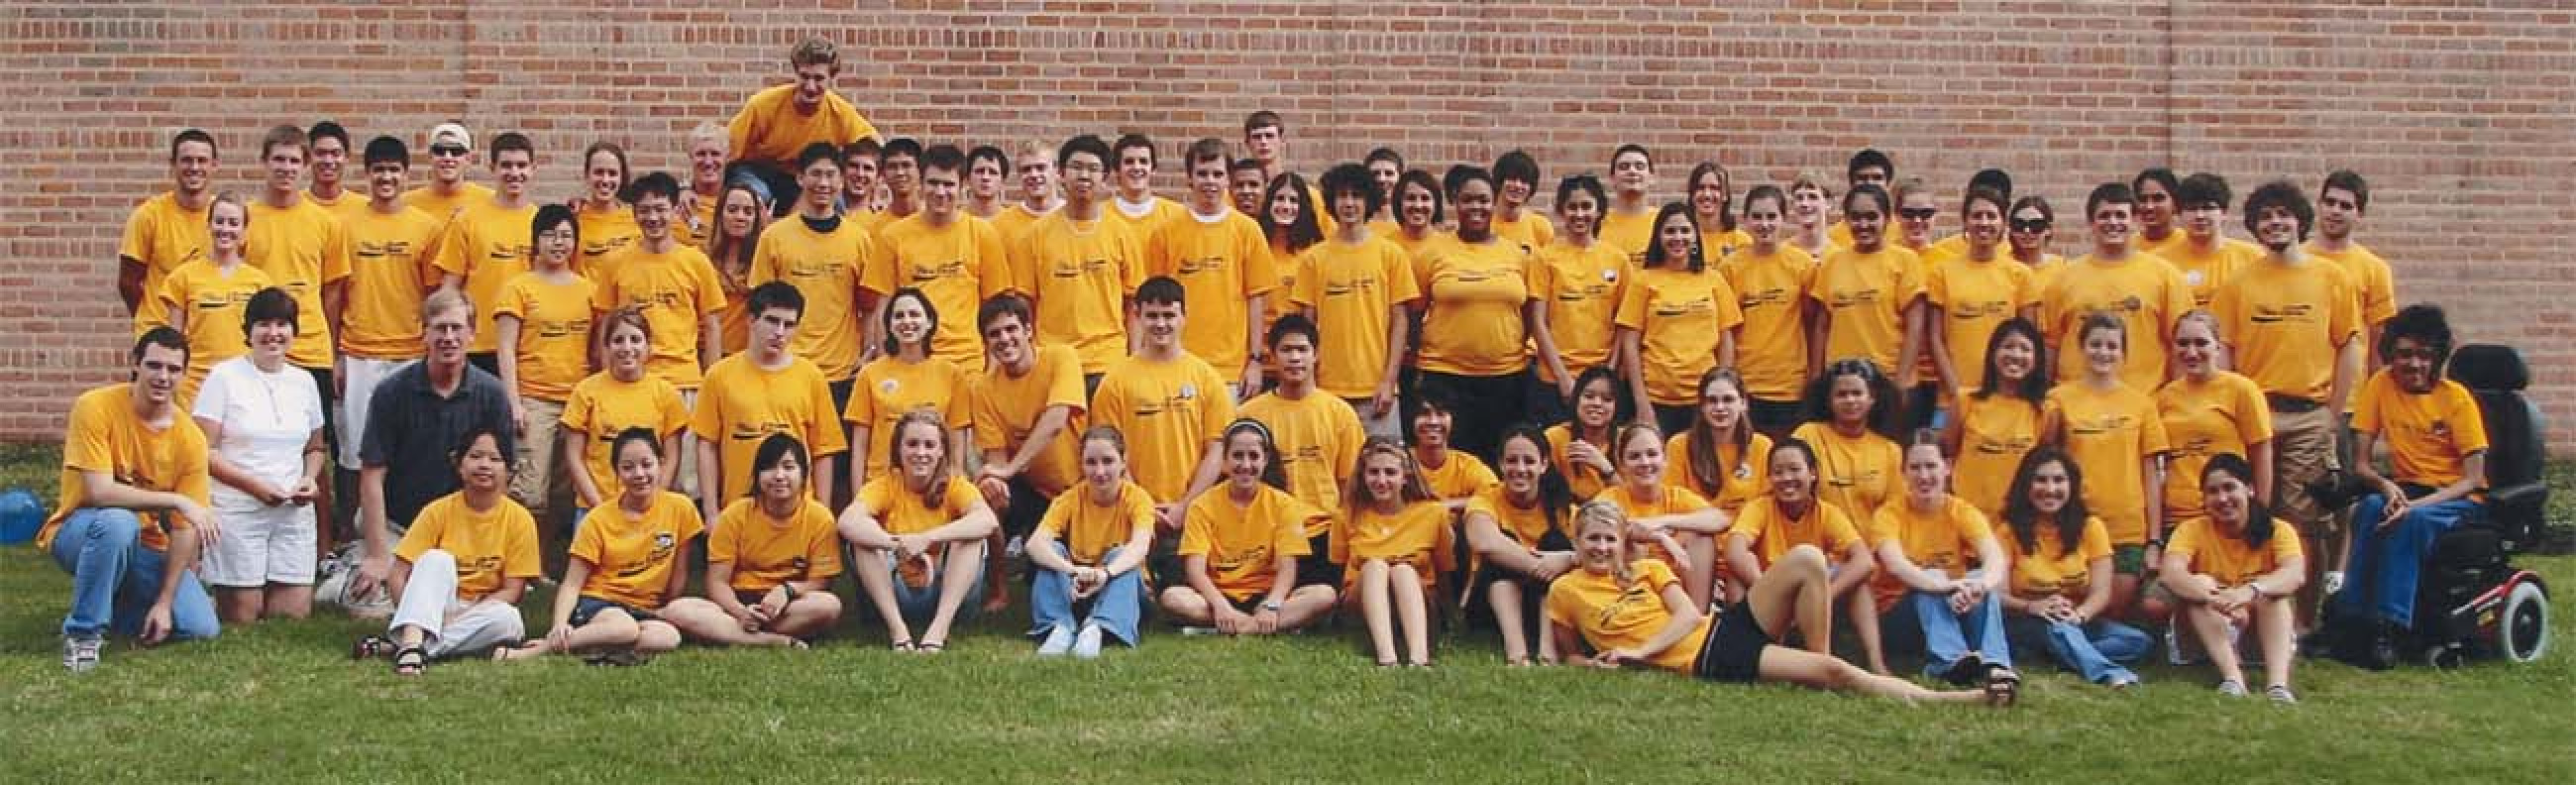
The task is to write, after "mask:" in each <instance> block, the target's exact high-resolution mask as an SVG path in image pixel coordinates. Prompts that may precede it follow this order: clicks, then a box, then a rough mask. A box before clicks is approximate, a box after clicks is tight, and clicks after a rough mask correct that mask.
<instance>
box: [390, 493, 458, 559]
mask: <svg viewBox="0 0 2576 785" xmlns="http://www.w3.org/2000/svg"><path fill="white" fill-rule="evenodd" d="M446 513H447V505H445V504H441V503H438V502H431V503H430V505H429V506H427V507H423V508H421V511H420V513H419V514H416V515H413V516H412V519H411V528H409V529H405V530H403V536H402V540H401V541H399V542H396V543H394V558H397V559H401V560H403V561H407V562H418V561H420V555H421V554H424V553H428V552H429V549H430V548H432V547H435V546H437V544H438V540H439V537H440V536H441V535H442V534H443V533H444V532H446V531H447V515H446Z"/></svg>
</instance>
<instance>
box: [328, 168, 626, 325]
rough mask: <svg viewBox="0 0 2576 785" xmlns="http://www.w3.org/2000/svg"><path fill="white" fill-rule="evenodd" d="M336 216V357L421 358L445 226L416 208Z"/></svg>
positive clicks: (362, 207) (480, 305)
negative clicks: (341, 256)
mask: <svg viewBox="0 0 2576 785" xmlns="http://www.w3.org/2000/svg"><path fill="white" fill-rule="evenodd" d="M339 216H340V222H341V225H342V226H343V227H345V228H346V229H347V230H348V233H349V242H350V249H349V289H348V293H347V295H346V298H347V300H348V304H347V305H345V306H343V311H342V313H341V317H340V351H341V352H342V353H344V354H347V355H349V356H351V357H358V358H363V359H368V360H410V359H416V358H418V357H420V355H421V340H420V301H421V299H422V298H424V297H426V296H427V295H428V292H429V290H430V289H432V288H435V287H436V286H437V285H438V277H439V276H438V270H437V269H436V267H435V266H434V263H435V262H437V261H438V260H439V259H440V258H442V257H444V256H445V249H443V248H441V247H440V245H439V240H440V235H441V234H442V233H443V232H444V231H445V229H446V224H444V223H442V222H440V221H439V219H437V218H436V217H433V216H431V215H430V214H429V213H427V212H424V211H422V210H421V209H420V208H417V207H403V208H400V209H398V210H397V211H395V212H392V213H380V212H377V211H375V210H373V209H370V208H368V207H367V205H366V203H364V202H359V203H358V207H357V209H354V210H342V211H340V212H339ZM467 280H468V282H469V283H470V282H471V280H472V279H471V278H470V277H469V278H468V279H467ZM469 291H470V287H469ZM468 298H469V299H471V295H470V294H469V295H468ZM488 302H490V300H489V299H488V298H487V299H484V300H476V301H475V303H476V307H475V310H476V311H490V310H491V308H490V307H489V306H487V305H484V303H488ZM582 307H583V308H588V307H590V306H589V305H588V304H587V303H585V304H583V306H582ZM481 316H482V314H479V313H478V314H477V318H481ZM475 337H476V338H478V339H479V338H481V337H482V336H481V335H480V334H478V335H476V336H475ZM467 348H469V349H470V348H472V347H467Z"/></svg>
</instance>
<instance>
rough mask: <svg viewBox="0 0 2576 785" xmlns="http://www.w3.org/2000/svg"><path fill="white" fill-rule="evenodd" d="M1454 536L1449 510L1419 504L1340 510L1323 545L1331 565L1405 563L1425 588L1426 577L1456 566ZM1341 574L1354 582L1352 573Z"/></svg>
mask: <svg viewBox="0 0 2576 785" xmlns="http://www.w3.org/2000/svg"><path fill="white" fill-rule="evenodd" d="M1455 537H1456V532H1455V530H1453V529H1451V528H1450V526H1449V508H1447V507H1443V506H1441V505H1440V503H1439V502H1436V501H1419V502H1414V503H1412V504H1407V505H1404V506H1403V507H1401V508H1398V509H1397V510H1396V511H1395V512H1393V513H1384V512H1379V511H1377V509H1376V508H1374V507H1370V506H1362V507H1360V508H1359V509H1357V510H1352V511H1348V512H1345V513H1343V514H1342V515H1341V516H1340V517H1339V518H1337V519H1336V520H1335V525H1334V526H1333V533H1332V537H1331V539H1330V540H1328V543H1329V544H1330V546H1331V547H1330V550H1331V551H1332V553H1331V554H1330V555H1331V556H1332V559H1333V563H1335V564H1341V565H1345V566H1348V567H1352V568H1356V567H1358V566H1359V562H1361V561H1365V560H1368V559H1384V560H1386V561H1387V563H1389V564H1410V565H1413V566H1414V569H1416V570H1418V571H1421V572H1422V573H1423V576H1422V578H1423V585H1426V586H1428V585H1430V584H1431V582H1432V578H1433V575H1432V573H1437V572H1448V571H1450V570H1454V569H1457V568H1458V565H1457V548H1456V547H1455V544H1454V543H1455ZM1345 572H1346V574H1347V577H1348V580H1345V581H1344V582H1345V583H1349V582H1350V581H1355V580H1358V578H1359V572H1360V571H1359V570H1358V569H1350V570H1346V571H1345Z"/></svg>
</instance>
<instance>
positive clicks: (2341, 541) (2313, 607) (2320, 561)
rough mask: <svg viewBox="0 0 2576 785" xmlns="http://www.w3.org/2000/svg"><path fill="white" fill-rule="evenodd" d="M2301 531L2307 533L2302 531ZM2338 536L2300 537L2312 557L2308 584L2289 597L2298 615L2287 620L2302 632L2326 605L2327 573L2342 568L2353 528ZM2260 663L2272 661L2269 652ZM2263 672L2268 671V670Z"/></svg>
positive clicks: (2309, 565)
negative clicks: (2295, 606) (2319, 609)
mask: <svg viewBox="0 0 2576 785" xmlns="http://www.w3.org/2000/svg"><path fill="white" fill-rule="evenodd" d="M2302 531H2309V530H2308V529H2302ZM2341 534H2342V536H2340V537H2334V538H2324V537H2316V536H2308V535H2303V536H2301V537H2299V540H2300V542H2299V544H2300V545H2301V546H2304V547H2306V548H2307V552H2308V553H2311V554H2315V555H2314V556H2312V557H2310V558H2309V559H2308V579H2307V581H2306V582H2304V583H2301V584H2299V590H2298V592H2297V593H2295V594H2292V595H2291V596H2293V597H2296V598H2298V606H2297V612H2296V613H2295V615H2293V616H2291V618H2290V621H2291V622H2293V623H2294V624H2296V625H2297V626H2298V627H2299V629H2301V630H2303V631H2304V630H2305V629H2307V626H2308V624H2309V623H2310V622H2313V621H2316V619H2317V615H2318V614H2317V608H2318V606H2319V605H2321V604H2323V603H2324V602H2325V585H2326V578H2325V574H2326V571H2327V570H2340V569H2343V560H2344V554H2345V553H2347V552H2349V551H2350V550H2351V548H2352V528H2351V527H2349V526H2346V527H2344V531H2343V532H2342V533H2341ZM2344 577H2345V578H2351V577H2353V576H2350V575H2347V576H2344ZM2263 661H2264V662H2266V663H2269V662H2271V661H2272V655H2271V654H2270V653H2269V652H2266V653H2264V655H2263ZM2265 670H2270V668H2268V667H2267V668H2265ZM2284 683H2287V682H2284Z"/></svg>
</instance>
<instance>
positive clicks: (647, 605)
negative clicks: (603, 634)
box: [571, 491, 706, 610]
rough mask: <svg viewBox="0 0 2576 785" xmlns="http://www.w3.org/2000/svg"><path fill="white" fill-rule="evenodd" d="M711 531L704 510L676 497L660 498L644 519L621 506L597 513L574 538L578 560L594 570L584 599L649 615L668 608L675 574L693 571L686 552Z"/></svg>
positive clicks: (576, 530) (666, 493)
mask: <svg viewBox="0 0 2576 785" xmlns="http://www.w3.org/2000/svg"><path fill="white" fill-rule="evenodd" d="M705 530H706V523H705V522H704V521H702V520H700V519H699V518H698V505H697V504H695V503H692V502H690V501H689V497H686V496H682V495H679V494H676V493H672V492H670V491H657V492H655V493H654V494H653V501H652V502H651V503H649V504H647V505H646V506H645V507H644V512H642V513H640V514H639V513H632V512H627V511H626V507H625V506H624V505H623V504H622V503H620V502H619V501H615V500H612V501H610V502H609V503H608V504H605V505H602V506H600V507H598V508H597V509H593V510H591V511H590V516H589V517H586V518H583V519H581V525H580V526H577V527H574V530H573V534H572V550H571V556H572V558H575V559H580V560H582V561H584V562H588V563H589V564H590V568H591V572H590V580H587V581H583V582H582V585H581V596H584V597H589V598H592V599H600V600H607V601H609V602H614V603H617V604H620V605H625V606H628V607H633V608H641V609H644V610H653V609H656V608H660V607H662V603H663V602H665V601H668V600H669V599H670V597H669V596H668V594H667V593H666V592H668V591H669V589H670V588H671V571H672V570H675V569H678V570H686V569H688V568H689V567H688V565H686V564H682V563H680V560H679V558H678V557H679V555H680V549H681V548H683V547H686V546H687V545H688V544H689V539H690V538H692V537H696V536H698V534H699V533H701V532H704V531H705Z"/></svg>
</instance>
